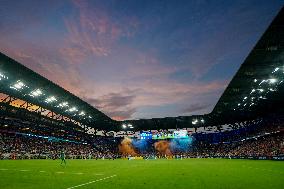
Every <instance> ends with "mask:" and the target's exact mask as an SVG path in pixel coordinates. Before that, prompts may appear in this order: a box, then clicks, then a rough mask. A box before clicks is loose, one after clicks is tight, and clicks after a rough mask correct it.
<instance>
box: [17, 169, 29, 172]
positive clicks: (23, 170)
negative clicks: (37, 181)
mask: <svg viewBox="0 0 284 189" xmlns="http://www.w3.org/2000/svg"><path fill="white" fill-rule="evenodd" d="M19 171H22V172H25V171H30V170H26V169H22V170H19Z"/></svg>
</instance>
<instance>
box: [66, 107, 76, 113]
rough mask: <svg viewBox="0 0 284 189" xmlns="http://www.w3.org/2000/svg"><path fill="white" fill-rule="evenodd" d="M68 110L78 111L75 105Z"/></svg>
mask: <svg viewBox="0 0 284 189" xmlns="http://www.w3.org/2000/svg"><path fill="white" fill-rule="evenodd" d="M68 111H69V112H76V111H78V110H77V108H76V107H72V108H70V109H69V110H68Z"/></svg>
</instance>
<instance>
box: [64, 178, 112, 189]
mask: <svg viewBox="0 0 284 189" xmlns="http://www.w3.org/2000/svg"><path fill="white" fill-rule="evenodd" d="M112 177H116V175H111V176H109V177H105V178H101V179H97V180H93V181H91V182H87V183H84V184H79V185H76V186H72V187H69V188H67V189H73V188H78V187H81V186H85V185H88V184H92V183H95V182H99V181H102V180H106V179H110V178H112Z"/></svg>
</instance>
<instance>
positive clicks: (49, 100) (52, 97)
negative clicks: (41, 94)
mask: <svg viewBox="0 0 284 189" xmlns="http://www.w3.org/2000/svg"><path fill="white" fill-rule="evenodd" d="M54 101H57V100H56V98H55V97H54V96H50V97H48V98H47V99H45V102H46V103H50V102H54Z"/></svg>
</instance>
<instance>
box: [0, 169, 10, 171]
mask: <svg viewBox="0 0 284 189" xmlns="http://www.w3.org/2000/svg"><path fill="white" fill-rule="evenodd" d="M8 170H9V169H0V171H8Z"/></svg>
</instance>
